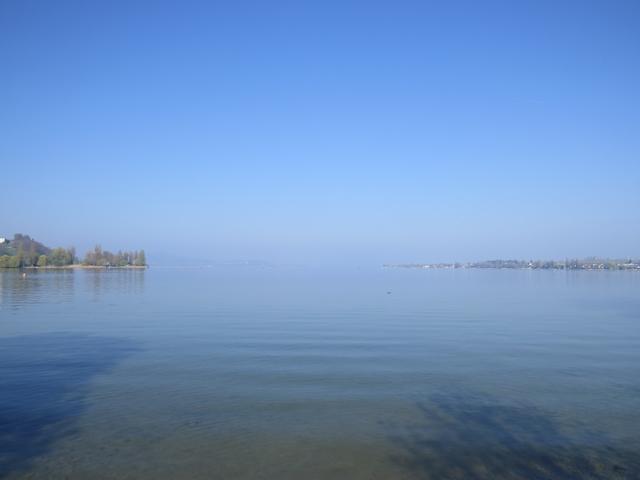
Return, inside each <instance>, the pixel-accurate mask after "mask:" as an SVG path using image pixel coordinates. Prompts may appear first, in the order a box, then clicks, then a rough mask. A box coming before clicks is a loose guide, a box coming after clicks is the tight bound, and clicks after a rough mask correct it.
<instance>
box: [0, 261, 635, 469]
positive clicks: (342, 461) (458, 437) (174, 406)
mask: <svg viewBox="0 0 640 480" xmlns="http://www.w3.org/2000/svg"><path fill="white" fill-rule="evenodd" d="M0 477H6V478H9V479H22V478H29V479H58V478H60V479H63V478H64V479H83V480H84V479H116V478H117V479H190V480H191V479H195V480H197V479H434V480H435V479H503V478H504V479H546V478H553V479H576V478H588V479H592V478H602V479H634V478H640V272H560V271H527V270H518V271H508V270H456V271H451V270H439V271H422V270H383V269H371V270H347V269H345V270H344V271H339V272H338V271H335V272H331V271H326V270H311V269H293V268H292V269H275V268H274V269H269V268H264V269H259V268H249V267H235V268H231V267H229V268H222V267H221V268H210V269H206V268H203V269H188V268H183V269H181V268H160V267H157V268H150V269H149V270H147V271H133V270H131V271H129V270H123V271H117V270H113V271H49V272H32V273H29V274H28V275H27V276H26V277H25V278H23V277H22V276H21V275H19V274H18V272H14V271H3V272H0Z"/></svg>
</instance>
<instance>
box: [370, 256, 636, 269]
mask: <svg viewBox="0 0 640 480" xmlns="http://www.w3.org/2000/svg"><path fill="white" fill-rule="evenodd" d="M382 267H383V268H411V269H422V270H432V269H436V270H447V269H471V268H472V269H495V270H589V271H591V270H596V271H601V270H632V271H633V270H635V271H640V260H638V259H630V258H629V259H607V258H593V257H592V258H586V259H572V260H569V259H567V260H564V261H557V260H487V261H483V262H469V263H459V262H456V263H399V264H384V265H382Z"/></svg>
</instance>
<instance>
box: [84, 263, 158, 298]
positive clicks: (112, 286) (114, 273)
mask: <svg viewBox="0 0 640 480" xmlns="http://www.w3.org/2000/svg"><path fill="white" fill-rule="evenodd" d="M145 272H146V271H145V270H144V269H137V268H136V269H110V270H99V269H87V270H84V271H83V272H82V273H83V274H84V275H85V276H86V277H87V279H88V280H87V283H88V284H89V285H90V288H91V294H92V297H91V300H92V301H93V302H99V301H100V300H101V299H102V297H103V296H104V295H105V294H116V295H123V294H132V295H141V294H142V293H143V291H144V278H145Z"/></svg>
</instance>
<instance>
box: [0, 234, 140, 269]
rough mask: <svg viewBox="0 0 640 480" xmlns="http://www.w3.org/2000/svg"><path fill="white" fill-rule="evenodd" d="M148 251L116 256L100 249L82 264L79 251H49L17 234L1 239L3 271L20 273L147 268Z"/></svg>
mask: <svg viewBox="0 0 640 480" xmlns="http://www.w3.org/2000/svg"><path fill="white" fill-rule="evenodd" d="M147 266H148V265H147V258H146V255H145V253H144V250H133V251H122V250H119V251H118V252H116V253H112V252H109V251H108V250H103V249H102V247H101V246H100V245H97V246H96V247H95V248H94V249H93V250H90V251H89V252H87V253H86V254H85V256H84V258H83V259H82V260H80V259H79V258H78V257H77V256H76V249H75V248H74V247H69V248H62V247H58V248H49V247H47V246H46V245H44V244H42V243H40V242H38V241H36V240H34V239H33V238H31V237H29V235H23V234H21V233H16V234H15V235H14V236H13V239H12V240H8V239H6V238H4V237H0V268H18V269H52V270H53V269H78V268H86V269H103V268H136V269H140V268H147Z"/></svg>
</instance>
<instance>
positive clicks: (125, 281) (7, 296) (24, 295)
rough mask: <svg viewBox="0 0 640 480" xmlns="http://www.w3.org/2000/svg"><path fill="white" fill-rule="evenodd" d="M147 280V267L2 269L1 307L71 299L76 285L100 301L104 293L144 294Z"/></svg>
mask: <svg viewBox="0 0 640 480" xmlns="http://www.w3.org/2000/svg"><path fill="white" fill-rule="evenodd" d="M144 279H145V270H144V269H105V270H99V269H86V270H75V269H59V270H58V269H49V270H35V269H34V270H27V271H24V272H23V271H18V270H14V269H7V270H2V271H0V309H3V308H4V309H9V308H10V309H14V310H15V309H19V308H22V307H25V306H28V305H33V304H38V303H42V302H49V303H51V302H53V303H64V302H72V301H73V300H74V295H75V293H76V292H75V290H76V284H79V285H80V287H81V288H83V289H88V290H90V292H91V296H90V299H91V301H93V302H99V301H101V299H102V298H103V297H104V295H110V294H113V295H123V294H131V295H141V294H142V293H143V291H144ZM83 293H84V292H83Z"/></svg>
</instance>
